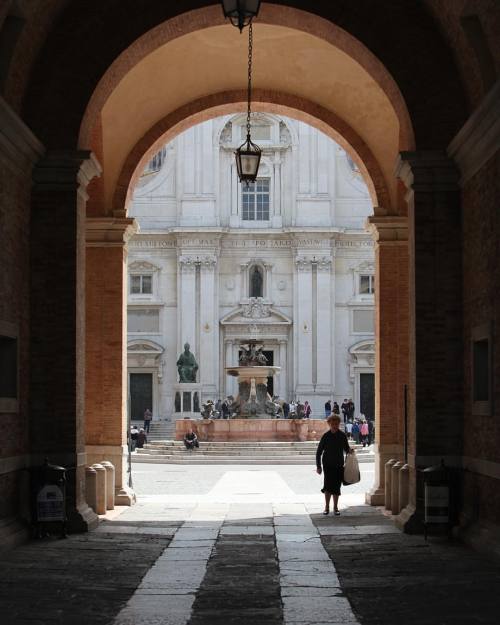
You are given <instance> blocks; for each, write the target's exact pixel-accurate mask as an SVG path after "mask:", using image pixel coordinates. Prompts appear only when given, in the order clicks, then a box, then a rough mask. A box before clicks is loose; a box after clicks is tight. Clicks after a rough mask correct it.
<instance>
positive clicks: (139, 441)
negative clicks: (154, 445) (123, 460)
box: [130, 425, 149, 451]
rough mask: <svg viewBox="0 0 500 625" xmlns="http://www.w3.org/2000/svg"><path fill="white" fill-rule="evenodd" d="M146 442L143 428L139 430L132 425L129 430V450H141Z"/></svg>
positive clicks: (146, 438)
mask: <svg viewBox="0 0 500 625" xmlns="http://www.w3.org/2000/svg"><path fill="white" fill-rule="evenodd" d="M148 431H149V430H148ZM147 442H148V437H147V435H146V432H145V430H144V428H141V429H139V428H138V427H137V426H136V425H132V427H131V428H130V450H131V451H135V450H136V449H142V448H143V447H144V444H145V443H147Z"/></svg>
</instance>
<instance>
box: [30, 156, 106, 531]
mask: <svg viewBox="0 0 500 625" xmlns="http://www.w3.org/2000/svg"><path fill="white" fill-rule="evenodd" d="M100 171H101V169H100V165H99V163H98V162H97V160H96V159H95V157H94V156H93V154H92V153H91V152H88V151H72V150H67V151H55V152H49V153H48V154H46V155H45V156H44V158H42V159H41V160H40V162H39V163H38V165H37V166H36V167H35V169H34V171H33V180H34V187H33V192H32V214H31V239H30V246H31V258H30V263H31V268H30V273H31V307H30V317H31V387H30V397H31V419H32V421H31V428H30V438H31V449H32V452H33V454H35V455H39V456H47V457H49V459H50V460H51V462H55V463H62V464H63V466H68V468H69V469H70V471H69V472H68V483H67V508H68V509H67V512H68V519H69V526H70V529H72V530H74V531H85V530H87V529H89V527H92V526H93V525H95V524H96V523H97V517H96V515H95V514H94V513H93V512H92V511H91V510H90V508H89V507H88V505H87V504H86V502H85V461H86V458H85V420H84V402H85V203H86V199H87V194H86V188H87V185H88V183H89V182H90V180H91V179H92V178H93V177H94V176H96V175H99V174H100ZM56 321H57V322H56ZM54 423H57V424H58V426H59V427H58V430H57V433H54V430H53V427H54Z"/></svg>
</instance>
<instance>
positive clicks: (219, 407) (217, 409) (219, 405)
mask: <svg viewBox="0 0 500 625" xmlns="http://www.w3.org/2000/svg"><path fill="white" fill-rule="evenodd" d="M214 417H215V418H216V419H220V418H221V417H222V400H221V399H218V400H217V401H216V403H215V415H214Z"/></svg>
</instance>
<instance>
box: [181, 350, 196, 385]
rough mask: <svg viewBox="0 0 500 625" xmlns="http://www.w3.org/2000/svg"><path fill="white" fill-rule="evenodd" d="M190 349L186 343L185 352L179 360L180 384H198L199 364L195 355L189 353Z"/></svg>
mask: <svg viewBox="0 0 500 625" xmlns="http://www.w3.org/2000/svg"><path fill="white" fill-rule="evenodd" d="M189 347H190V346H189V343H184V352H183V353H182V354H181V355H180V356H179V359H178V360H177V371H178V372H179V382H196V372H197V371H198V363H197V362H196V358H195V357H194V355H193V354H192V353H191V352H190V351H189Z"/></svg>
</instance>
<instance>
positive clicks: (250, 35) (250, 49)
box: [247, 22, 253, 138]
mask: <svg viewBox="0 0 500 625" xmlns="http://www.w3.org/2000/svg"><path fill="white" fill-rule="evenodd" d="M252 52H253V32H252V22H250V25H249V27H248V103H247V104H248V106H247V137H248V138H250V104H251V101H252Z"/></svg>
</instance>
